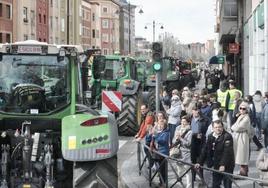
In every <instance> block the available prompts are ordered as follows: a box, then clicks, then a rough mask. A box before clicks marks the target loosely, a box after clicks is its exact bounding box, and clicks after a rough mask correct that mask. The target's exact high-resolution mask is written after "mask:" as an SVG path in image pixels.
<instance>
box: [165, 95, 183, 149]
mask: <svg viewBox="0 0 268 188" xmlns="http://www.w3.org/2000/svg"><path fill="white" fill-rule="evenodd" d="M181 111H182V108H181V100H180V97H179V96H178V95H173V96H172V98H171V106H170V108H169V109H168V110H167V111H166V113H167V115H168V129H169V131H170V145H172V140H173V137H174V134H175V130H176V127H177V126H178V125H179V123H180V122H179V120H180V115H181Z"/></svg>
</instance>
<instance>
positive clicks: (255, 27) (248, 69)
mask: <svg viewBox="0 0 268 188" xmlns="http://www.w3.org/2000/svg"><path fill="white" fill-rule="evenodd" d="M243 4H244V11H243V15H244V18H245V20H244V22H243V31H244V32H243V33H244V35H243V43H244V45H243V61H244V69H243V71H244V75H245V76H244V90H245V93H247V94H254V93H255V91H256V90H260V91H262V92H265V91H268V85H267V82H268V27H267V24H268V10H267V9H268V0H244V1H243Z"/></svg>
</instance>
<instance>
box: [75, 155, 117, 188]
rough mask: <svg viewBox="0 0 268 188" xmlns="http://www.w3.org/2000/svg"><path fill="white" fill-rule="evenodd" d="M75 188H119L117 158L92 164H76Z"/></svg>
mask: <svg viewBox="0 0 268 188" xmlns="http://www.w3.org/2000/svg"><path fill="white" fill-rule="evenodd" d="M73 187H74V188H117V187H118V172H117V156H114V157H112V158H110V159H105V160H101V161H92V162H75V163H74V166H73Z"/></svg>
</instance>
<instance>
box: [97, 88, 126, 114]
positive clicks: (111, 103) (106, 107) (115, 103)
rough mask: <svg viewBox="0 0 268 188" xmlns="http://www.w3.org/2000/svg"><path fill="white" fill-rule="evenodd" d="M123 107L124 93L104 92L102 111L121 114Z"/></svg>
mask: <svg viewBox="0 0 268 188" xmlns="http://www.w3.org/2000/svg"><path fill="white" fill-rule="evenodd" d="M121 107H122V93H121V92H119V91H102V106H101V110H102V111H106V112H107V111H108V112H120V111H121Z"/></svg>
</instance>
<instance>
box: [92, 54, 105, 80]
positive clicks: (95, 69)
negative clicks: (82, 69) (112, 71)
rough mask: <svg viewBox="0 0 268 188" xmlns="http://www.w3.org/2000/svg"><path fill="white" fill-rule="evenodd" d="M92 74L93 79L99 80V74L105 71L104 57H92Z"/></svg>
mask: <svg viewBox="0 0 268 188" xmlns="http://www.w3.org/2000/svg"><path fill="white" fill-rule="evenodd" d="M92 65H93V66H92V73H93V77H94V78H95V79H100V78H101V73H102V72H103V71H104V69H105V57H104V56H94V60H93V64H92Z"/></svg>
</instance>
